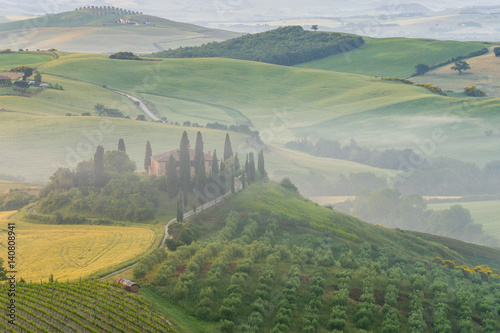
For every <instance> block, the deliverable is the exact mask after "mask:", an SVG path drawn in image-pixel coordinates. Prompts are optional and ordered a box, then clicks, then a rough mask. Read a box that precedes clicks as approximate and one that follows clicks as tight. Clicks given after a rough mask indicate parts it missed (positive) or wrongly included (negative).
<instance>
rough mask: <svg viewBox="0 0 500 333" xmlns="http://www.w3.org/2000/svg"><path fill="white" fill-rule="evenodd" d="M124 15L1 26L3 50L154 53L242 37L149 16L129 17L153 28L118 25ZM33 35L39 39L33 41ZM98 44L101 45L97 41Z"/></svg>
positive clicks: (70, 16)
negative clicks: (49, 49)
mask: <svg viewBox="0 0 500 333" xmlns="http://www.w3.org/2000/svg"><path fill="white" fill-rule="evenodd" d="M123 17H124V16H120V15H110V16H97V15H92V14H90V13H87V12H83V11H74V12H65V13H60V14H56V15H51V16H44V17H40V18H36V19H30V20H23V21H15V22H9V23H4V24H0V41H2V42H0V48H12V49H16V50H17V49H18V48H28V49H30V50H31V49H48V48H57V49H61V50H65V51H73V52H96V53H101V52H117V51H125V50H126V51H133V52H147V53H150V52H154V51H158V48H156V47H155V46H154V45H153V43H158V44H159V45H161V47H163V48H165V49H168V48H175V47H178V46H194V45H201V44H203V43H208V42H211V41H222V40H225V39H228V38H233V37H238V36H240V35H241V34H239V33H233V32H229V31H223V30H215V29H207V28H204V27H200V26H196V25H192V24H186V23H179V22H174V21H170V20H166V19H162V18H159V17H154V16H149V15H126V16H125V17H126V18H129V19H134V20H136V21H138V22H145V21H148V20H149V22H150V23H151V25H141V26H135V25H122V24H117V23H114V22H115V21H117V20H119V19H120V18H123ZM33 35H35V36H36V38H33ZM96 41H97V42H96Z"/></svg>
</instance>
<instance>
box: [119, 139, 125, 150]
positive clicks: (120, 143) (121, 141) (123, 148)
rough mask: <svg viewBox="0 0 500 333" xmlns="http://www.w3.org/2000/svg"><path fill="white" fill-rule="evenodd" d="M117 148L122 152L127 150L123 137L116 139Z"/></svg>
mask: <svg viewBox="0 0 500 333" xmlns="http://www.w3.org/2000/svg"><path fill="white" fill-rule="evenodd" d="M118 150H120V151H122V152H124V153H126V152H127V148H125V141H123V139H120V140H118Z"/></svg>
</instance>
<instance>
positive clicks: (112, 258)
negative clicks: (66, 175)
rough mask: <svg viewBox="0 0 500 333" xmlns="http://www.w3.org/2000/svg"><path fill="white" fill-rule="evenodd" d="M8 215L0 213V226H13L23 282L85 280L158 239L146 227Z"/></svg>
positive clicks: (134, 255) (0, 237)
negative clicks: (28, 219) (56, 222)
mask: <svg viewBox="0 0 500 333" xmlns="http://www.w3.org/2000/svg"><path fill="white" fill-rule="evenodd" d="M10 215H12V212H10V213H9V212H1V213H0V226H1V228H2V229H6V226H7V223H8V222H11V223H16V231H17V248H18V253H19V254H18V255H19V256H18V264H17V271H18V276H19V277H22V278H24V279H25V280H26V281H31V280H32V281H38V280H40V279H42V280H44V281H46V280H47V279H48V278H49V277H50V275H51V274H53V275H54V278H55V279H60V280H66V279H69V280H76V279H79V278H85V277H88V276H90V275H92V274H95V273H97V272H102V271H104V270H107V269H110V268H112V267H114V266H117V265H120V264H123V263H125V262H127V261H131V260H133V259H135V258H137V257H139V256H141V255H142V254H143V253H145V252H146V251H147V250H148V249H149V248H150V247H151V246H152V245H153V244H154V243H155V240H157V239H159V238H160V237H161V236H157V235H156V233H155V232H154V231H153V230H152V229H150V228H147V227H145V228H140V227H113V226H90V225H46V224H33V223H27V222H23V221H21V220H17V219H15V218H13V219H8V217H9V216H10ZM6 237H7V234H6V233H2V234H1V235H0V242H1V244H2V247H3V248H5V246H6V245H5V244H6Z"/></svg>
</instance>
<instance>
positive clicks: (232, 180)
mask: <svg viewBox="0 0 500 333" xmlns="http://www.w3.org/2000/svg"><path fill="white" fill-rule="evenodd" d="M234 192H236V191H235V190H234V171H233V173H232V174H231V193H234Z"/></svg>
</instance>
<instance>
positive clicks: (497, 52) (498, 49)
mask: <svg viewBox="0 0 500 333" xmlns="http://www.w3.org/2000/svg"><path fill="white" fill-rule="evenodd" d="M493 52H494V53H495V56H497V57H500V47H495V48H494V49H493Z"/></svg>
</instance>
